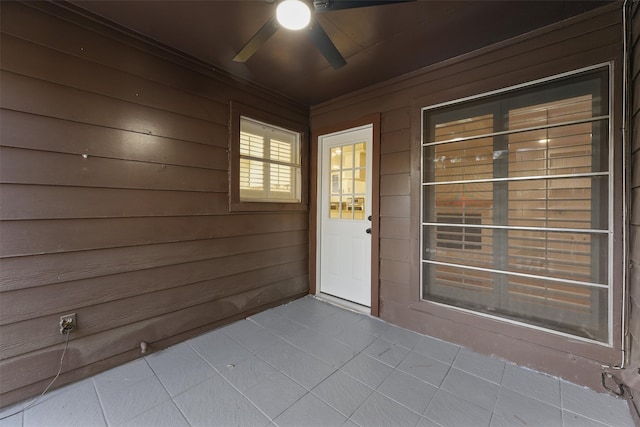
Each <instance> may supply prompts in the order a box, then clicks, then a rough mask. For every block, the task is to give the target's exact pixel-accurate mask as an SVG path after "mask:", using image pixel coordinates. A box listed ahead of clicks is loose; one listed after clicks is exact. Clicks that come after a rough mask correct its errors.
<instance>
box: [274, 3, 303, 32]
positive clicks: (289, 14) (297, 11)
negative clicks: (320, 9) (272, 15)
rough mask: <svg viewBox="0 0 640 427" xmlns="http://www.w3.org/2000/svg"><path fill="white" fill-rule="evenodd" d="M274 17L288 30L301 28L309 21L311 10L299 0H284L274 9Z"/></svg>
mask: <svg viewBox="0 0 640 427" xmlns="http://www.w3.org/2000/svg"><path fill="white" fill-rule="evenodd" d="M276 18H277V19H278V23H279V24H280V25H282V26H283V27H284V28H286V29H288V30H301V29H303V28H305V27H306V26H307V25H309V21H311V10H310V9H309V6H307V4H306V3H304V2H302V1H300V0H284V1H282V2H280V4H279V5H278V7H277V9H276Z"/></svg>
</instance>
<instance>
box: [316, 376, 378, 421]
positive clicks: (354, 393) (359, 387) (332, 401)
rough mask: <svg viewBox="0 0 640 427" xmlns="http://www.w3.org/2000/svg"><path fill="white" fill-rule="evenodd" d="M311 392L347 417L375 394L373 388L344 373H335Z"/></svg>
mask: <svg viewBox="0 0 640 427" xmlns="http://www.w3.org/2000/svg"><path fill="white" fill-rule="evenodd" d="M311 391H312V393H313V394H315V395H316V396H318V397H319V398H320V399H322V400H324V401H325V402H326V403H328V404H329V405H331V406H332V407H333V408H335V409H336V410H338V412H340V413H341V414H343V415H344V416H346V417H350V416H351V415H352V414H353V413H354V412H355V410H356V409H358V407H359V406H360V405H362V403H363V402H364V401H365V400H367V398H368V397H369V396H371V393H373V389H372V388H369V387H367V386H366V385H364V384H362V383H361V382H360V381H356V380H355V379H353V378H352V377H350V376H349V375H347V374H345V373H344V372H342V371H338V372H335V373H334V374H333V375H331V376H330V377H329V378H327V379H326V380H324V381H323V382H321V383H320V384H318V385H317V386H316V387H315V388H314V389H313V390H311Z"/></svg>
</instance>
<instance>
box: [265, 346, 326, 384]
mask: <svg viewBox="0 0 640 427" xmlns="http://www.w3.org/2000/svg"><path fill="white" fill-rule="evenodd" d="M258 357H260V358H261V359H262V360H264V361H265V362H267V363H268V364H270V365H271V366H273V367H274V368H276V369H278V370H279V371H281V372H283V373H284V374H285V375H287V376H288V377H290V378H291V379H293V380H294V381H296V382H297V383H298V384H300V385H302V386H304V387H305V388H306V389H307V390H311V389H312V388H313V387H315V386H316V385H318V384H320V383H321V382H322V381H323V380H324V379H325V378H327V377H328V376H329V375H331V374H332V373H333V372H334V371H335V369H334V368H332V367H331V366H330V365H328V364H327V363H325V362H323V361H321V360H320V359H317V358H315V357H313V356H311V355H310V354H308V353H305V352H304V351H302V350H300V349H299V348H297V347H294V346H293V345H291V344H289V343H286V342H281V343H278V344H276V345H274V346H273V347H269V348H268V349H266V350H264V351H261V352H260V353H258Z"/></svg>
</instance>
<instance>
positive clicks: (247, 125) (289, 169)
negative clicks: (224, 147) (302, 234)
mask: <svg viewBox="0 0 640 427" xmlns="http://www.w3.org/2000/svg"><path fill="white" fill-rule="evenodd" d="M300 172H301V170H300V134H299V133H297V132H292V131H289V130H286V129H281V128H279V127H276V126H271V125H268V124H266V123H261V122H259V121H256V120H252V119H250V118H247V117H241V118H240V200H241V201H249V202H269V201H277V202H288V203H299V202H300V174H301V173H300Z"/></svg>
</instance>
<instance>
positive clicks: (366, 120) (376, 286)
mask: <svg viewBox="0 0 640 427" xmlns="http://www.w3.org/2000/svg"><path fill="white" fill-rule="evenodd" d="M369 124H371V125H373V129H372V133H373V141H372V145H373V147H372V153H371V154H372V165H371V180H372V182H371V216H372V221H371V315H372V316H376V317H377V316H379V315H380V266H379V262H380V129H381V126H380V124H381V114H379V113H375V114H370V115H368V116H365V117H361V118H359V119H355V120H349V121H347V122H340V123H337V124H335V125H331V126H327V127H323V128H319V129H313V130H312V132H311V141H312V143H311V153H310V168H309V170H310V172H311V178H310V186H311V188H310V191H309V293H310V294H312V295H315V294H316V293H317V292H318V289H317V283H316V278H317V268H318V266H317V265H316V264H317V256H318V251H317V245H318V148H319V146H318V138H319V137H320V136H322V135H326V134H329V133H334V132H339V131H342V130H346V129H351V128H355V127H359V126H365V125H369Z"/></svg>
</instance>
